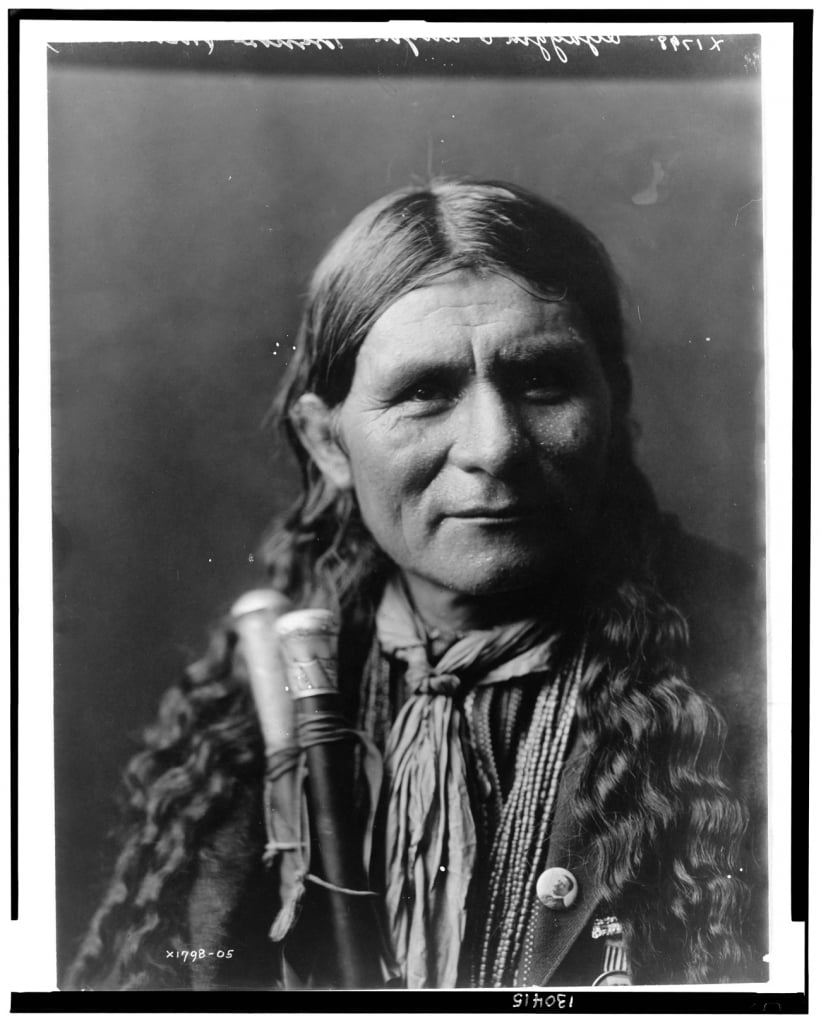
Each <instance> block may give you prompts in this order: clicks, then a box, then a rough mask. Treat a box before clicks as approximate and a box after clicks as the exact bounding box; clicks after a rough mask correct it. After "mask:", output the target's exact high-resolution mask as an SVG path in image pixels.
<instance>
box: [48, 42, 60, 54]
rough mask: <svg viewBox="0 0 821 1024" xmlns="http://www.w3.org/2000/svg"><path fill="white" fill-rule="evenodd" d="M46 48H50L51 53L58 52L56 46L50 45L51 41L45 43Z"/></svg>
mask: <svg viewBox="0 0 821 1024" xmlns="http://www.w3.org/2000/svg"><path fill="white" fill-rule="evenodd" d="M46 47H47V49H49V50H51V52H52V53H59V52H60V51H59V50H58V49H57V47H56V46H52V45H51V43H46Z"/></svg>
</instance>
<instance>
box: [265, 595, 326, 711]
mask: <svg viewBox="0 0 821 1024" xmlns="http://www.w3.org/2000/svg"><path fill="white" fill-rule="evenodd" d="M276 633H277V637H278V639H279V643H280V647H281V650H282V657H283V661H284V665H285V671H286V673H287V676H288V689H289V691H290V694H291V696H292V697H293V699H294V700H301V699H302V698H304V697H315V696H317V695H319V694H323V693H338V692H339V683H338V674H339V670H338V664H337V645H338V640H339V623H338V622H337V619H336V616H335V615H334V614H333V613H332V612H329V611H326V610H325V609H321V608H306V609H303V610H301V611H296V612H288V614H286V615H283V616H282V617H281V618H279V619H278V620H277V623H276Z"/></svg>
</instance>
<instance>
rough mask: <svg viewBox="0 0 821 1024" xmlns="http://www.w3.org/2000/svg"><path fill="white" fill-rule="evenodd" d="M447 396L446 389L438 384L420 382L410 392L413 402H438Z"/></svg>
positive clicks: (409, 395)
mask: <svg viewBox="0 0 821 1024" xmlns="http://www.w3.org/2000/svg"><path fill="white" fill-rule="evenodd" d="M446 397H447V395H446V394H445V389H444V388H443V387H442V386H441V385H438V384H420V385H418V386H417V387H415V388H412V389H411V391H410V392H409V394H408V398H409V399H410V400H411V401H412V402H436V401H438V400H440V399H444V398H446Z"/></svg>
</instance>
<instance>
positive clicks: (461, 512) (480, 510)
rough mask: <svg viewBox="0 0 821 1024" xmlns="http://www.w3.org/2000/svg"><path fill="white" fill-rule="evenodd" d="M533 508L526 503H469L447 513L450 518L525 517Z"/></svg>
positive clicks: (509, 518) (506, 518)
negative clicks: (467, 505)
mask: <svg viewBox="0 0 821 1024" xmlns="http://www.w3.org/2000/svg"><path fill="white" fill-rule="evenodd" d="M534 511H535V509H533V508H532V507H531V506H528V505H498V506H496V505H471V506H469V507H468V508H460V509H454V510H452V511H449V512H448V513H447V517H448V518H450V519H498V520H514V519H526V518H529V517H530V516H532V515H533V514H534Z"/></svg>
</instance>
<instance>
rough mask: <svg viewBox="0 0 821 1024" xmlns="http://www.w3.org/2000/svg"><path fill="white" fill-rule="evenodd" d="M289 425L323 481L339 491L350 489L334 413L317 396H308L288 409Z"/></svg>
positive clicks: (348, 465)
mask: <svg viewBox="0 0 821 1024" xmlns="http://www.w3.org/2000/svg"><path fill="white" fill-rule="evenodd" d="M291 423H292V424H293V426H294V430H296V432H297V434H298V435H299V439H300V441H301V442H302V444H303V446H304V448H305V450H306V451H307V452H308V454H309V455H310V456H311V458H312V459H313V460H314V462H315V463H316V465H317V466H318V467H319V469H320V471H321V473H322V475H323V476H324V477H325V479H326V480H327V481H328V482H329V483H331V484H333V486H334V487H336V489H337V490H339V491H347V490H350V488H351V487H352V486H353V479H352V477H351V466H350V463H349V462H348V456H347V455H346V454H345V452H344V451H343V450H342V448H341V447H340V445H339V442H338V441H337V438H336V431H335V430H334V424H333V413H332V412H331V410H330V409H329V408H328V406H327V405H326V404H325V403H324V402H323V401H322V399H321V398H320V397H319V396H318V395H312V394H307V395H303V396H302V398H300V399H298V400H297V401H296V402H295V403H294V405H293V406H292V408H291Z"/></svg>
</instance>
